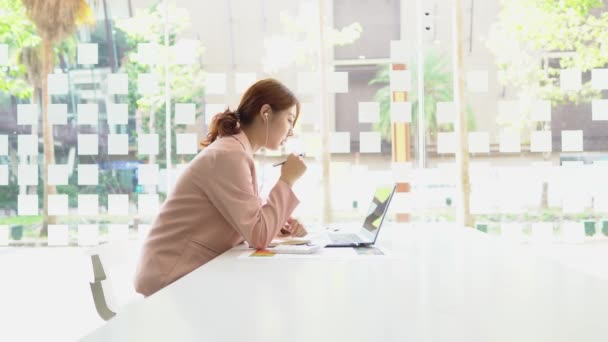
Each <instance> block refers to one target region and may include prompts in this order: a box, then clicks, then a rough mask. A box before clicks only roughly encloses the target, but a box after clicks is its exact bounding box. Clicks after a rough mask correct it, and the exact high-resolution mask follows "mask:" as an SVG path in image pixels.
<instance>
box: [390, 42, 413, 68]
mask: <svg viewBox="0 0 608 342" xmlns="http://www.w3.org/2000/svg"><path fill="white" fill-rule="evenodd" d="M410 50H411V48H410V47H409V45H408V43H407V42H406V41H405V40H391V63H402V64H409V60H410Z"/></svg>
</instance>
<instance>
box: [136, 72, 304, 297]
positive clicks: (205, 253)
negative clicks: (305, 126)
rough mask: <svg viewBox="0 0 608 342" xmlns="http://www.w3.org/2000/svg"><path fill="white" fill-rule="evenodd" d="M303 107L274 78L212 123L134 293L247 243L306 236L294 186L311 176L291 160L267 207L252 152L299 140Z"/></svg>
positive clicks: (164, 216) (153, 235)
mask: <svg viewBox="0 0 608 342" xmlns="http://www.w3.org/2000/svg"><path fill="white" fill-rule="evenodd" d="M299 114H300V103H299V102H298V100H297V98H296V97H295V96H294V95H293V93H292V92H291V91H290V90H289V89H287V87H285V86H284V85H283V84H281V83H280V82H278V81H276V80H274V79H265V80H261V81H258V82H257V83H255V84H254V85H252V86H251V87H250V88H249V89H248V90H247V91H246V92H245V94H244V95H243V97H242V99H241V103H240V104H239V106H238V108H237V109H236V110H235V111H231V110H229V109H226V111H224V112H223V113H219V114H217V115H216V116H215V118H214V119H213V121H212V123H211V125H210V127H209V133H208V134H207V137H206V139H205V140H204V141H203V142H202V143H201V145H202V146H203V147H204V149H203V150H202V151H201V152H200V153H199V154H198V155H197V156H196V157H195V158H194V159H193V160H192V161H191V162H190V164H189V165H188V167H187V168H186V170H185V171H184V172H183V173H182V175H181V176H180V178H179V179H178V180H177V182H176V184H175V187H174V189H173V191H172V192H171V193H170V195H169V196H168V197H167V199H166V201H165V203H164V204H163V206H162V207H161V209H160V212H159V214H158V216H157V218H156V220H155V221H154V223H153V225H152V228H151V230H150V233H149V235H148V237H147V239H146V241H145V242H144V246H143V249H142V255H141V258H140V262H139V265H138V267H137V271H136V276H135V288H136V290H137V292H139V293H141V294H143V295H144V296H149V295H151V294H153V293H155V292H156V291H158V290H160V289H162V288H163V287H165V286H167V285H168V284H171V283H172V282H174V281H175V280H177V279H179V278H181V277H183V276H184V275H186V274H188V273H190V272H192V271H193V270H195V269H196V268H198V267H200V266H201V265H204V264H205V263H207V262H209V261H210V260H212V259H213V258H215V257H217V256H218V255H220V254H222V253H224V252H225V251H227V250H228V249H230V248H232V247H234V246H236V245H238V244H240V243H242V242H243V241H247V242H248V243H249V246H251V247H254V248H259V249H263V248H266V247H267V246H268V244H269V243H270V241H271V240H272V239H273V238H274V237H276V236H277V235H279V234H281V235H285V234H291V235H294V236H304V235H306V230H305V229H304V227H303V226H302V225H301V224H300V223H299V222H298V221H297V220H294V219H291V218H290V215H291V213H292V212H293V210H294V209H295V208H296V206H297V205H298V203H299V201H298V199H297V198H296V196H295V195H294V193H293V191H292V190H291V186H292V185H293V184H294V182H295V181H297V180H298V179H299V178H300V177H301V176H302V175H303V174H304V172H305V171H306V165H305V164H304V161H303V160H302V158H300V157H299V156H296V155H294V154H291V155H289V156H288V157H287V161H286V162H285V163H284V164H283V165H282V167H281V176H280V178H279V180H278V181H277V183H276V184H275V185H274V187H273V188H272V190H271V191H270V193H269V195H268V200H267V201H266V203H262V200H261V199H260V197H259V195H258V184H257V181H256V179H257V178H256V170H255V167H254V163H253V154H254V153H255V152H256V151H257V150H258V149H260V148H262V147H265V148H269V149H273V150H276V149H278V148H279V147H280V146H281V145H282V144H283V143H284V142H285V140H286V139H287V138H288V137H289V136H292V135H293V126H294V125H295V123H296V121H297V119H298V116H299Z"/></svg>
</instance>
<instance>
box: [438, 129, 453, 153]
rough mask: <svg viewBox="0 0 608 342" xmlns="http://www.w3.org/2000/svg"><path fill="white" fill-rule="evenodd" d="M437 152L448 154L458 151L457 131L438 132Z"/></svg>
mask: <svg viewBox="0 0 608 342" xmlns="http://www.w3.org/2000/svg"><path fill="white" fill-rule="evenodd" d="M437 153H438V154H448V153H456V133H454V132H438V133H437Z"/></svg>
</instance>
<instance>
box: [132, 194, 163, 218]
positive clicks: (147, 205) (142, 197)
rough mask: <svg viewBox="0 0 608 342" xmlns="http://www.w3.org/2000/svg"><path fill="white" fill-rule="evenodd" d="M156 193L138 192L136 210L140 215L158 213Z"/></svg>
mask: <svg viewBox="0 0 608 342" xmlns="http://www.w3.org/2000/svg"><path fill="white" fill-rule="evenodd" d="M158 208H159V203H158V194H139V195H138V196H137V210H138V212H139V214H140V215H144V216H154V215H156V214H157V213H158Z"/></svg>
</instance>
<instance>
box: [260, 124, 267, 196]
mask: <svg viewBox="0 0 608 342" xmlns="http://www.w3.org/2000/svg"><path fill="white" fill-rule="evenodd" d="M264 122H265V123H266V142H265V143H264V154H262V184H261V186H260V190H259V191H258V193H262V189H264V179H265V171H264V170H265V169H266V145H268V112H264Z"/></svg>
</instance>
